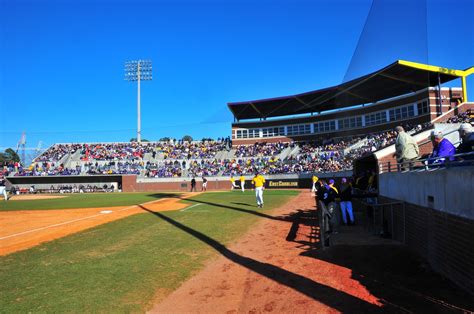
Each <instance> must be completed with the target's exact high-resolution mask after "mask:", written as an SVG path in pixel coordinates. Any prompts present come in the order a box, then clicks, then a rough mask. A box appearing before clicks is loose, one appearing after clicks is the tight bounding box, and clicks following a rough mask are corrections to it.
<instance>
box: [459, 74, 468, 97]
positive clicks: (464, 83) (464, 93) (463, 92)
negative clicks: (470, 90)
mask: <svg viewBox="0 0 474 314" xmlns="http://www.w3.org/2000/svg"><path fill="white" fill-rule="evenodd" d="M461 82H462V102H467V101H468V100H467V84H466V77H465V76H461Z"/></svg>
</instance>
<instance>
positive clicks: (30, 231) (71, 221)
mask: <svg viewBox="0 0 474 314" xmlns="http://www.w3.org/2000/svg"><path fill="white" fill-rule="evenodd" d="M162 200H164V198H162V199H159V200H156V201H150V202H146V203H143V204H138V205H132V206H128V207H125V208H122V209H120V210H117V211H116V212H121V211H124V210H128V209H130V208H133V207H135V206H143V205H147V204H150V203H155V202H159V201H162ZM107 214H110V213H100V214H97V215H92V216H87V217H83V218H78V219H74V220H69V221H65V222H61V223H58V224H54V225H49V226H44V227H41V228H37V229H32V230H28V231H24V232H19V233H14V234H11V235H8V236H5V237H1V238H0V240H6V239H9V238H13V237H17V236H20V235H24V234H28V233H32V232H36V231H41V230H45V229H49V228H54V227H59V226H64V225H67V224H71V223H75V222H78V221H81V220H86V219H90V218H94V217H98V216H103V215H107Z"/></svg>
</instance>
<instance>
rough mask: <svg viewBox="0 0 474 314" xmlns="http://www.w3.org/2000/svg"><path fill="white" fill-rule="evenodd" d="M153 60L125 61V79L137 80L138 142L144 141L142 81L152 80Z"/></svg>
mask: <svg viewBox="0 0 474 314" xmlns="http://www.w3.org/2000/svg"><path fill="white" fill-rule="evenodd" d="M151 79H152V71H151V60H133V61H126V62H125V80H126V81H132V82H134V81H137V85H138V94H137V142H141V141H142V135H141V113H140V81H151Z"/></svg>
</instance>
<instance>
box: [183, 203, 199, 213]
mask: <svg viewBox="0 0 474 314" xmlns="http://www.w3.org/2000/svg"><path fill="white" fill-rule="evenodd" d="M199 205H202V204H194V205H191V206H189V207H186V208H183V209H181V210H180V212H184V211H186V210H188V209H191V208H193V207H196V206H199Z"/></svg>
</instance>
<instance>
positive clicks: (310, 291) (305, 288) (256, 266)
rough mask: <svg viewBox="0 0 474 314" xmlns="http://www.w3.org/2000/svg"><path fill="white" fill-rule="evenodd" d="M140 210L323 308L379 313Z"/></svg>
mask: <svg viewBox="0 0 474 314" xmlns="http://www.w3.org/2000/svg"><path fill="white" fill-rule="evenodd" d="M141 207H142V209H143V210H145V211H147V212H149V213H151V214H153V215H155V216H156V217H158V218H160V219H161V220H163V221H165V222H167V223H169V224H171V225H173V226H175V227H176V228H179V229H181V230H182V231H184V232H186V233H188V234H190V235H192V236H193V237H195V238H196V239H198V240H200V241H202V242H204V243H205V244H207V245H209V246H210V247H212V248H213V249H214V250H216V251H217V252H219V253H220V254H221V255H222V256H224V257H226V258H227V259H229V260H230V261H232V262H234V263H237V264H239V265H241V266H243V267H246V268H247V269H249V270H251V271H253V272H256V273H258V274H260V275H262V276H265V277H267V278H269V279H271V280H273V281H275V282H278V283H279V284H282V285H285V286H287V287H289V288H292V289H294V290H296V291H298V292H300V293H302V294H304V295H306V296H308V297H310V298H312V299H314V300H316V301H318V302H321V303H324V304H326V305H327V306H329V307H331V308H333V309H336V310H338V311H342V312H349V311H351V312H354V311H358V312H380V311H381V309H380V308H379V307H377V306H376V305H373V304H371V303H368V302H365V301H364V300H361V299H359V298H356V297H354V296H352V295H349V294H347V293H345V292H342V291H339V290H336V289H334V288H331V287H329V286H326V285H323V284H320V283H318V282H315V281H313V280H311V279H309V278H306V277H304V276H301V275H298V274H295V273H292V272H290V271H287V270H285V269H282V268H279V267H277V266H275V265H272V264H268V263H262V262H259V261H257V260H254V259H252V258H249V257H245V256H242V255H239V254H237V253H235V252H233V251H231V250H229V249H228V248H227V247H225V246H224V245H223V244H221V243H219V242H218V241H216V240H214V239H212V238H210V237H208V236H207V235H205V234H203V233H201V232H199V231H197V230H194V229H192V228H190V227H188V226H186V225H183V224H181V223H179V222H177V221H176V220H174V219H172V218H170V217H168V216H166V215H163V214H161V213H160V212H153V211H151V210H148V209H147V208H145V207H143V206H141Z"/></svg>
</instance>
